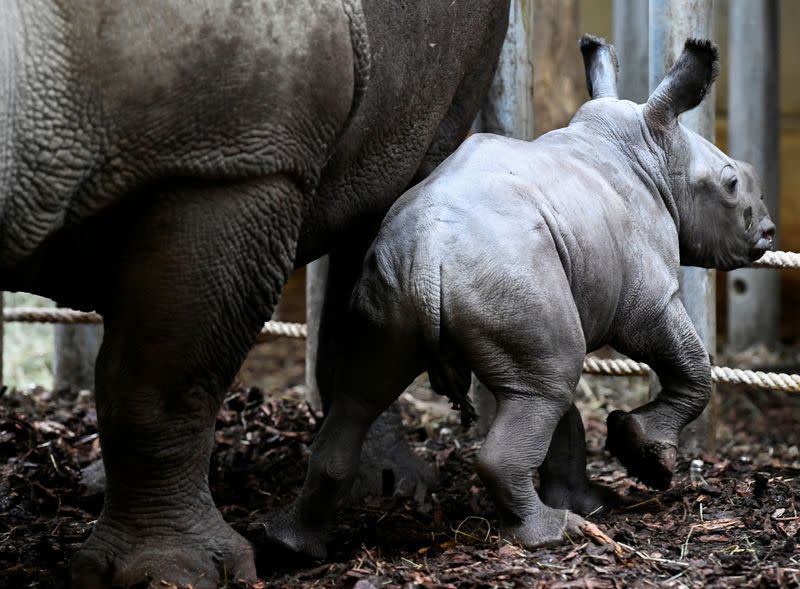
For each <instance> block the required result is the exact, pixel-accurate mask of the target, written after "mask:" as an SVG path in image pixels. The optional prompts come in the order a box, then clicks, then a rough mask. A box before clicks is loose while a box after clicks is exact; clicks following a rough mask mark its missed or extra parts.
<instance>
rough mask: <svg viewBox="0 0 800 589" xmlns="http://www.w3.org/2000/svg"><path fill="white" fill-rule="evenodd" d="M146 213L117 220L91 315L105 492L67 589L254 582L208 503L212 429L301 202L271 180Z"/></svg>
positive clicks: (167, 201) (240, 545)
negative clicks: (121, 229)
mask: <svg viewBox="0 0 800 589" xmlns="http://www.w3.org/2000/svg"><path fill="white" fill-rule="evenodd" d="M150 202H151V203H152V205H151V207H150V208H149V209H147V210H146V211H145V212H144V213H143V214H142V216H141V217H140V218H138V219H135V220H131V219H128V220H127V223H126V226H127V228H126V233H125V235H123V236H121V237H120V247H119V254H118V256H117V264H118V266H117V268H116V270H115V272H114V274H115V279H114V283H113V287H111V289H110V295H109V297H108V300H106V301H105V302H104V303H103V305H102V308H101V310H102V312H103V315H104V319H105V336H104V340H103V344H102V348H101V351H100V355H99V358H98V363H97V379H96V380H97V383H96V388H97V390H96V398H97V412H98V422H99V430H100V441H101V445H102V449H103V459H104V462H105V467H106V475H107V487H106V499H105V504H104V506H103V511H102V513H101V515H100V517H99V519H98V521H97V523H96V525H95V528H94V531H93V532H92V535H91V537H90V538H89V539H88V540H87V542H86V544H85V545H84V546H83V548H82V549H81V550H80V551H79V552H78V554H77V555H76V557H75V559H74V561H73V587H76V588H81V589H84V588H95V587H108V586H115V587H117V586H120V587H128V586H132V585H136V586H146V585H147V583H150V585H151V586H159V587H160V586H161V583H162V582H163V584H169V585H174V584H177V585H179V586H186V585H191V586H192V587H195V588H200V587H202V588H212V587H217V586H218V585H219V584H220V582H221V580H222V579H226V578H227V579H235V578H244V579H248V580H254V579H255V565H254V559H253V553H252V549H251V547H250V545H249V544H248V542H247V541H246V540H244V539H243V538H242V537H241V536H239V534H237V533H236V532H234V531H233V529H232V528H231V527H230V526H228V524H227V523H225V522H224V521H223V519H222V515H221V514H220V512H219V511H218V510H217V508H216V507H215V506H214V502H213V500H212V497H211V493H210V491H209V486H208V468H209V458H210V452H211V449H212V444H213V424H214V418H215V415H216V413H217V411H218V408H219V405H220V401H221V399H222V395H223V394H224V391H225V388H226V387H227V386H228V384H229V383H230V381H231V380H232V378H233V376H234V375H235V373H236V370H237V369H238V367H239V365H240V364H241V362H242V360H243V359H244V357H245V355H246V353H247V351H248V349H249V348H250V346H251V345H252V343H253V341H254V339H255V335H256V334H257V332H258V331H259V328H260V327H261V325H262V324H263V321H264V318H265V317H269V315H270V312H271V310H272V307H273V306H274V303H275V300H276V299H277V297H278V294H279V292H280V289H281V287H282V285H283V282H284V280H285V278H286V276H287V275H288V272H289V270H290V268H291V266H292V257H293V254H294V248H295V240H296V235H297V225H298V223H299V214H300V207H301V206H302V200H301V196H300V194H299V192H298V190H297V189H296V188H295V186H294V184H293V183H292V182H291V181H289V180H287V179H285V178H283V177H274V178H271V179H267V180H264V179H262V180H260V181H258V182H253V183H246V184H245V183H230V184H222V183H219V184H214V183H211V182H207V183H205V184H203V185H195V186H186V185H180V186H176V187H167V188H165V189H164V190H161V191H159V193H158V194H155V195H153V199H152V200H151V201H150ZM140 584H141V585H140Z"/></svg>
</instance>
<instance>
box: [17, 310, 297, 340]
mask: <svg viewBox="0 0 800 589" xmlns="http://www.w3.org/2000/svg"><path fill="white" fill-rule="evenodd" d="M3 321H5V322H7V323H67V324H70V325H80V324H100V323H103V318H102V317H101V316H100V315H98V314H97V313H84V312H82V311H75V310H73V309H62V308H58V307H11V308H8V309H3ZM269 336H282V337H298V338H304V337H308V328H307V327H306V325H305V323H288V322H286V321H267V322H266V323H265V324H264V327H263V328H262V330H261V333H259V340H261V339H263V338H266V337H269Z"/></svg>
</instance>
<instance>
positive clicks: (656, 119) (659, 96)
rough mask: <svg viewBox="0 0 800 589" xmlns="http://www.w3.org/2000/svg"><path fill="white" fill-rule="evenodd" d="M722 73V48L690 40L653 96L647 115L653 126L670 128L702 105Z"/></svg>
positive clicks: (708, 42) (703, 40) (701, 40)
mask: <svg viewBox="0 0 800 589" xmlns="http://www.w3.org/2000/svg"><path fill="white" fill-rule="evenodd" d="M718 73H719V50H718V49H717V46H716V45H714V43H712V42H711V41H708V40H706V39H687V41H686V44H685V45H684V46H683V53H681V56H680V57H679V58H678V61H676V62H675V63H674V65H673V66H672V67H671V68H670V69H669V71H668V72H667V75H666V76H664V79H663V80H661V83H660V84H659V85H658V88H656V89H655V90H654V91H653V94H651V95H650V98H649V99H648V100H647V104H645V107H644V116H645V120H646V121H647V123H648V125H650V126H651V127H669V126H671V125H674V124H675V123H677V121H678V115H680V114H681V113H684V112H686V111H687V110H691V109H693V108H694V107H695V106H697V105H698V104H700V101H702V100H703V97H704V96H705V95H706V94H707V93H708V89H709V88H710V87H711V84H712V83H713V82H714V80H715V79H716V77H717V74H718Z"/></svg>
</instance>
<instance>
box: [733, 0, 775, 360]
mask: <svg viewBox="0 0 800 589" xmlns="http://www.w3.org/2000/svg"><path fill="white" fill-rule="evenodd" d="M728 22H729V35H730V59H729V62H730V64H731V67H730V68H729V74H728V76H729V78H728V80H729V90H728V146H729V150H730V155H731V157H735V158H736V159H740V160H744V161H746V162H749V163H750V164H752V165H753V166H754V167H755V169H756V170H757V171H758V174H759V176H761V182H762V187H763V190H764V200H765V202H766V205H767V209H768V210H769V212H770V215H771V216H772V219H773V221H775V224H776V225H777V224H778V213H779V198H778V196H779V184H778V174H779V169H778V168H779V160H778V132H779V129H778V127H779V116H780V113H779V110H778V31H779V27H778V1H777V0H759V1H757V2H754V1H752V0H731V2H730V15H729V21H728ZM779 278H780V275H779V274H778V273H777V272H768V271H764V270H758V269H755V268H747V269H743V270H736V271H735V272H731V273H729V274H728V346H729V347H730V349H732V350H734V351H739V350H742V349H744V348H747V347H748V346H752V345H753V344H756V343H758V342H763V343H765V344H767V345H768V346H774V345H775V344H776V343H777V341H778V325H779V315H780V282H779Z"/></svg>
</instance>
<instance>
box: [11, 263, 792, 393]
mask: <svg viewBox="0 0 800 589" xmlns="http://www.w3.org/2000/svg"><path fill="white" fill-rule="evenodd" d="M752 265H753V267H754V268H778V269H800V253H795V252H782V251H777V252H766V253H765V254H764V255H763V256H762V257H761V258H759V259H758V260H756V261H755V262H753V264H752ZM3 320H4V321H6V322H25V323H68V324H72V325H76V324H98V323H102V322H103V318H102V317H101V316H100V315H98V314H97V313H83V312H81V311H74V310H72V309H61V308H52V307H13V308H10V309H3ZM270 336H279V337H293V338H305V337H308V327H307V326H306V325H305V324H304V323H288V322H286V321H267V322H266V323H265V324H264V327H263V328H262V329H261V332H260V333H259V334H258V341H264V340H265V339H268V338H269V337H270ZM583 371H584V372H586V373H587V374H605V375H611V376H646V375H647V374H649V373H650V367H649V366H648V365H647V364H642V363H640V362H635V361H633V360H630V359H618V360H602V359H600V358H593V357H591V356H587V357H586V359H585V360H584V362H583ZM711 378H712V379H713V380H714V382H722V383H731V384H742V385H747V386H749V387H753V388H761V389H770V390H778V391H786V392H791V393H800V374H784V373H777V372H761V371H754V370H741V369H739V368H730V367H728V366H712V367H711Z"/></svg>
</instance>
